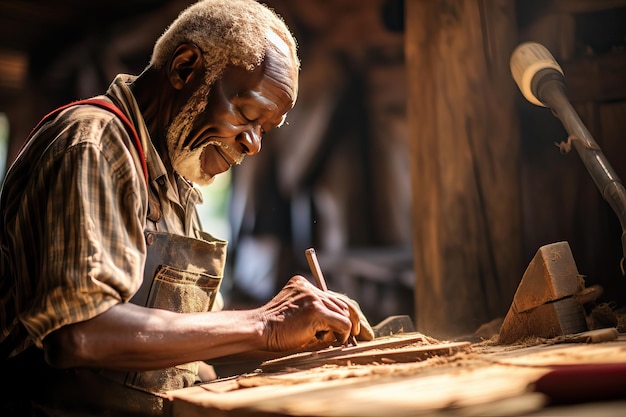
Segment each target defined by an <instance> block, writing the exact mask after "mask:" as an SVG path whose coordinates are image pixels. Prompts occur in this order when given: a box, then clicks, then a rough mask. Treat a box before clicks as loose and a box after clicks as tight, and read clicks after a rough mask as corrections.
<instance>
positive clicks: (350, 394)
mask: <svg viewBox="0 0 626 417" xmlns="http://www.w3.org/2000/svg"><path fill="white" fill-rule="evenodd" d="M405 337H408V336H405ZM439 344H443V345H449V346H456V348H455V349H450V350H449V351H445V349H438V350H437V349H436V353H433V354H432V355H429V356H427V357H421V358H419V359H416V360H414V361H402V362H398V361H396V360H394V359H393V355H390V356H389V357H388V358H387V359H385V356H384V355H378V356H377V357H376V358H375V360H374V361H373V362H372V363H368V364H354V363H351V362H350V361H349V360H347V361H345V362H343V363H342V362H340V361H330V362H331V363H321V364H318V366H310V365H309V366H296V367H293V366H289V364H287V366H285V367H283V369H279V368H280V366H279V367H276V366H275V367H269V368H268V367H265V369H264V368H262V367H261V368H259V369H257V370H255V371H254V372H250V373H246V374H242V375H238V376H236V377H232V378H228V379H222V380H219V379H218V380H216V381H214V382H211V383H206V384H202V385H197V386H193V387H189V388H185V389H182V390H176V391H171V392H169V393H168V398H169V401H166V405H165V410H166V416H170V417H196V416H198V417H199V416H309V417H313V416H336V417H348V416H350V417H369V416H372V417H374V416H376V417H382V416H394V417H404V416H424V415H428V416H447V417H449V416H521V415H524V416H571V417H576V416H594V417H597V416H600V417H602V416H604V417H613V416H615V417H617V416H623V415H626V334H622V333H620V334H618V336H617V338H616V339H615V340H612V341H608V342H602V343H572V340H567V339H564V338H555V339H529V340H523V341H520V342H518V343H516V344H510V345H498V344H497V343H495V342H494V341H491V340H488V341H482V342H475V343H469V342H466V343H451V342H441V343H435V344H433V345H432V346H433V347H435V348H437V345H439ZM391 350H393V349H391ZM322 362H323V361H322ZM294 363H296V364H298V362H297V361H296V362H294ZM300 363H302V362H301V361H300ZM279 364H280V363H279ZM273 368H276V369H273ZM268 369H269V370H268Z"/></svg>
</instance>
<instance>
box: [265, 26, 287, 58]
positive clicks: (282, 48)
mask: <svg viewBox="0 0 626 417" xmlns="http://www.w3.org/2000/svg"><path fill="white" fill-rule="evenodd" d="M265 36H266V37H267V40H268V41H269V42H270V43H271V44H272V45H274V46H275V47H276V49H277V50H278V51H279V52H280V53H281V54H283V55H285V56H286V57H290V56H291V48H289V45H287V42H285V41H284V40H283V39H282V38H281V37H280V36H278V34H277V33H276V32H274V31H273V30H268V32H267V34H266V35H265Z"/></svg>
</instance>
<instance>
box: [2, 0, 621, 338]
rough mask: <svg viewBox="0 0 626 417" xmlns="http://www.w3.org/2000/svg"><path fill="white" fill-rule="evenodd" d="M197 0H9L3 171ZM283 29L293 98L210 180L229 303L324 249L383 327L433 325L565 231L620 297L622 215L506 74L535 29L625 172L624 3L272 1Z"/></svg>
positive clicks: (454, 319)
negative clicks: (223, 242) (252, 146)
mask: <svg viewBox="0 0 626 417" xmlns="http://www.w3.org/2000/svg"><path fill="white" fill-rule="evenodd" d="M191 3H192V2H191V1H188V0H187V1H183V0H170V1H164V0H124V1H118V0H106V1H105V0H91V1H89V2H85V1H82V0H55V1H50V0H46V1H43V0H30V1H19V0H0V178H1V177H2V176H3V174H4V172H5V170H6V167H8V165H9V164H10V162H11V161H12V159H13V158H14V157H15V153H16V151H17V149H18V148H19V146H20V145H21V143H22V142H23V140H24V139H25V138H26V136H27V135H28V133H29V131H30V129H32V127H33V126H34V125H35V124H36V123H37V121H38V120H39V119H40V118H41V117H42V116H43V115H44V114H46V113H47V112H49V111H50V110H52V109H53V108H55V107H56V106H59V105H62V104H64V103H66V102H69V101H72V100H76V99H81V98H86V97H90V96H93V95H97V94H101V93H103V92H104V91H105V90H106V88H107V87H108V85H109V83H110V82H111V80H112V79H113V77H114V76H115V75H116V74H117V73H131V74H138V73H139V72H141V71H142V70H143V68H144V67H145V65H146V64H147V62H148V60H149V57H150V54H151V50H152V46H153V44H154V41H155V40H156V39H157V38H158V36H159V35H160V34H161V33H162V32H163V30H164V28H165V27H166V26H167V24H169V23H170V22H171V21H172V20H173V19H174V18H175V17H176V15H177V14H178V13H179V12H180V10H182V9H183V8H184V7H186V6H187V5H189V4H191ZM265 3H266V4H268V5H269V6H270V7H272V8H273V9H275V10H276V11H277V12H278V13H279V14H280V15H281V16H283V18H284V19H285V21H286V22H287V24H288V25H289V27H290V28H291V29H292V31H293V33H294V34H295V36H296V38H297V39H298V44H299V54H300V57H301V61H302V69H301V75H300V76H301V78H300V95H299V98H298V103H297V105H296V107H295V108H294V109H293V110H292V111H291V112H290V113H289V115H288V118H287V124H286V125H285V126H284V127H282V128H280V129H277V130H275V131H273V132H271V133H270V134H268V135H266V137H265V138H264V140H263V151H262V152H261V153H260V154H259V155H257V156H255V157H254V158H249V159H246V162H245V163H244V164H243V165H241V166H237V167H235V168H233V169H232V170H231V171H230V172H229V173H227V174H223V175H220V176H219V177H218V179H217V181H216V182H215V183H214V184H213V185H211V186H210V187H207V188H205V189H203V193H204V194H205V204H204V205H202V206H201V207H199V211H200V214H201V217H202V219H203V225H204V228H205V229H206V230H207V231H209V232H210V233H212V234H214V235H215V236H217V237H220V238H224V239H227V240H229V241H230V246H229V265H228V272H227V275H228V277H227V280H226V281H225V283H224V287H223V290H224V294H225V296H226V301H227V307H232V308H244V307H249V306H256V305H260V304H261V303H263V302H265V301H267V300H268V299H269V298H270V297H271V296H272V295H273V294H275V292H276V291H277V289H279V288H280V287H281V286H282V285H283V284H284V283H285V282H286V281H287V280H288V279H289V277H291V276H292V275H293V274H296V273H300V274H303V275H305V276H307V277H309V278H310V277H311V275H310V272H309V270H308V267H307V264H306V260H305V257H304V250H305V249H306V248H308V247H315V249H316V251H317V253H318V256H319V259H320V264H321V267H322V270H323V271H324V274H325V276H326V279H327V281H328V284H329V287H330V288H331V289H334V290H336V291H340V292H345V293H347V294H349V295H350V296H352V297H353V298H355V299H357V300H358V301H359V303H360V304H361V307H362V308H363V310H364V312H365V314H366V315H367V316H368V318H369V319H370V321H371V322H372V323H374V324H375V323H376V322H378V321H380V320H382V319H384V318H385V317H388V316H390V315H396V314H407V315H410V316H411V317H412V318H413V319H414V320H415V322H416V323H417V325H418V329H419V330H421V331H424V332H427V333H430V334H433V335H435V336H444V335H445V336H448V335H458V334H465V333H471V332H473V331H474V330H475V329H476V328H477V327H478V326H480V325H481V324H483V323H486V322H488V321H490V320H492V319H495V318H498V317H502V316H504V314H506V311H507V310H508V308H509V306H510V303H511V301H512V297H513V294H514V292H515V289H516V287H517V285H518V283H519V281H520V279H521V277H522V275H523V273H524V270H525V267H526V266H527V265H528V262H529V261H530V260H531V259H532V257H533V256H534V254H535V253H536V251H537V250H538V249H539V247H541V246H542V245H546V244H550V243H554V242H559V241H567V242H569V244H570V246H571V249H572V253H573V255H574V259H575V260H576V263H577V266H578V269H579V272H580V273H581V274H582V275H584V276H585V279H586V281H587V283H588V285H592V284H599V285H601V286H602V287H603V288H604V292H603V295H602V298H601V299H600V300H598V302H604V303H608V304H610V306H611V308H614V309H618V308H620V307H622V306H623V305H624V303H625V301H626V286H625V284H624V282H625V280H626V278H624V277H623V276H622V273H621V271H620V267H619V262H620V259H621V257H622V246H621V243H620V236H621V233H622V231H621V228H620V224H619V222H618V220H617V217H616V216H615V215H614V213H613V212H612V211H611V209H610V207H609V206H608V205H607V204H606V203H605V202H604V200H602V197H601V195H600V193H599V192H598V190H597V189H596V188H595V185H594V184H593V182H592V181H591V178H590V177H589V175H588V173H587V172H586V170H585V168H584V166H583V165H582V163H581V161H580V159H579V158H578V156H577V155H576V153H575V152H571V153H569V154H561V153H560V152H559V148H557V147H556V146H554V143H558V142H561V141H565V140H566V139H567V134H566V132H565V131H564V129H563V128H562V126H561V124H560V122H559V121H558V120H557V119H556V118H555V117H554V116H553V115H552V113H551V111H550V110H549V109H545V108H540V107H537V106H534V105H532V104H529V103H528V102H526V101H525V100H524V99H523V97H522V96H521V94H520V93H519V91H518V90H517V88H516V87H515V85H514V82H513V80H512V78H511V76H510V72H509V68H508V60H509V57H510V54H511V52H512V50H513V48H514V47H515V46H516V45H517V44H518V43H519V42H523V41H526V40H532V41H536V42H540V43H543V44H544V45H545V46H546V47H547V48H548V49H549V50H550V51H551V52H552V54H553V55H554V56H555V58H556V59H557V60H558V61H559V62H560V64H561V65H562V66H563V69H564V71H565V75H566V81H567V83H568V92H569V95H570V98H571V100H572V102H573V104H574V105H575V108H576V110H577V111H578V112H579V114H580V115H581V118H582V119H583V121H584V122H585V124H586V126H587V127H588V128H589V130H590V131H591V132H592V134H593V135H594V137H595V139H596V141H597V142H598V143H599V145H600V146H601V147H602V149H603V151H604V153H605V154H606V156H607V158H608V160H609V161H610V162H611V163H612V165H613V168H614V169H615V170H616V172H617V174H618V175H619V176H620V177H621V178H624V177H625V176H626V144H625V142H624V139H625V138H626V122H625V120H626V81H625V79H626V77H625V76H624V75H625V74H626V51H625V45H626V25H625V24H624V22H626V1H624V0H621V1H620V0H586V1H585V0H570V1H566V0H541V1H540V0H518V1H515V0H447V1H444V0H406V1H402V0H298V1H290V0H272V1H270V0H268V1H266V2H265Z"/></svg>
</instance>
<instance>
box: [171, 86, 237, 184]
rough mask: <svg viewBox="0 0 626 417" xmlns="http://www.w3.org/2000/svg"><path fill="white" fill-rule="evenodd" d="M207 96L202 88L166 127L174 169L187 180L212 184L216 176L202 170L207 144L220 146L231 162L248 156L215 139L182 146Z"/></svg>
mask: <svg viewBox="0 0 626 417" xmlns="http://www.w3.org/2000/svg"><path fill="white" fill-rule="evenodd" d="M205 97H206V93H205V92H204V91H203V90H202V89H200V90H198V91H196V92H195V93H194V94H193V95H192V96H191V97H190V98H189V101H188V102H187V103H186V104H185V107H184V108H183V109H182V111H181V112H180V113H179V114H178V115H177V116H176V118H175V119H174V121H173V122H172V124H171V125H170V127H169V128H168V129H167V136H166V140H167V149H168V152H169V156H170V160H171V161H172V167H173V168H174V171H176V172H177V173H178V174H179V175H181V176H182V177H183V178H185V179H186V180H187V181H190V182H192V183H194V184H198V185H199V186H204V185H209V184H211V183H212V182H213V180H214V176H213V175H211V174H208V173H207V172H205V171H204V170H203V169H202V161H201V158H202V152H204V150H205V149H206V147H207V146H211V145H213V146H217V147H219V149H220V151H221V153H222V154H223V155H225V156H227V157H228V158H229V160H232V163H233V164H235V165H239V164H241V162H242V161H243V158H244V157H245V154H243V153H241V152H239V151H237V150H236V149H233V148H232V147H230V146H228V145H227V144H225V143H223V142H220V141H216V140H211V141H208V142H207V143H205V144H204V145H202V146H201V147H196V148H194V149H190V148H189V147H182V144H183V142H184V139H185V138H187V136H188V135H189V132H190V131H191V128H192V127H193V121H194V120H195V119H196V117H197V116H198V114H200V113H201V112H202V111H203V110H204V108H205V105H206V100H205Z"/></svg>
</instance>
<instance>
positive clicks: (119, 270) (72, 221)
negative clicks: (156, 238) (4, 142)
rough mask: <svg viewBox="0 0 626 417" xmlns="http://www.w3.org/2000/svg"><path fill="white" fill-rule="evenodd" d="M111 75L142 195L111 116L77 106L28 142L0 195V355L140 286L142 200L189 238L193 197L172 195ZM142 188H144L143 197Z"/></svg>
mask: <svg viewBox="0 0 626 417" xmlns="http://www.w3.org/2000/svg"><path fill="white" fill-rule="evenodd" d="M132 80H133V77H131V76H127V75H120V76H118V77H117V78H116V79H115V81H114V82H113V83H112V85H111V87H110V88H109V91H108V92H107V95H108V97H109V98H110V99H112V101H113V102H114V103H115V104H116V105H117V106H118V107H119V108H120V109H122V111H124V113H125V114H126V115H127V116H128V118H129V119H130V120H131V121H132V122H133V124H134V125H135V128H136V130H137V132H138V134H139V137H140V140H141V142H142V143H143V147H144V153H145V156H146V160H147V164H148V172H149V176H150V184H149V185H150V186H149V187H146V180H145V177H144V175H143V172H142V168H141V164H140V162H139V160H138V154H137V151H136V148H135V145H134V144H133V139H132V138H131V137H130V136H129V134H128V132H127V131H126V130H125V128H124V125H123V124H122V122H121V121H120V120H119V119H118V118H117V117H116V116H115V115H114V114H113V113H111V112H109V111H107V110H104V109H101V108H98V107H95V106H91V105H78V106H73V107H70V108H69V109H66V110H63V111H62V112H61V113H59V114H57V115H56V117H53V118H52V119H51V120H49V121H48V122H46V123H45V124H44V125H42V126H41V128H39V129H38V130H37V131H36V132H34V133H33V135H32V138H31V140H30V141H29V142H28V144H27V146H26V147H25V148H24V149H23V150H22V152H21V153H20V155H19V156H18V158H17V160H16V161H15V163H14V164H13V165H12V167H11V168H10V169H9V171H8V172H7V175H6V178H5V181H4V184H3V187H2V191H1V194H0V213H2V226H1V230H2V231H1V232H0V250H1V252H0V346H2V349H4V350H7V346H10V347H9V348H8V350H7V351H5V352H1V351H0V359H1V358H2V357H3V356H2V355H5V356H6V355H9V356H13V355H15V354H17V353H19V352H21V351H22V350H24V349H26V348H27V347H28V346H30V345H32V344H35V345H36V346H38V347H42V340H43V338H44V337H45V336H46V335H48V334H49V333H51V332H53V331H54V330H56V329H58V328H60V327H61V326H64V325H68V324H71V323H76V322H81V321H84V320H88V319H90V318H93V317H95V316H96V315H98V314H100V313H103V312H104V311H106V310H107V309H109V308H111V307H112V306H113V305H115V304H117V303H121V302H125V301H128V300H129V299H130V298H131V297H132V296H133V294H134V293H135V292H136V291H137V289H138V288H139V286H140V285H141V282H142V279H143V268H144V262H145V253H146V248H145V240H144V229H145V225H146V214H147V210H148V197H147V196H148V192H150V193H152V194H151V195H152V197H151V198H156V199H158V201H159V202H160V206H161V207H160V208H161V212H162V215H163V218H162V221H161V222H159V227H160V228H161V229H165V230H164V231H168V232H171V233H178V234H183V235H187V236H193V235H194V233H195V231H196V230H198V229H199V225H198V223H197V220H196V216H195V205H196V204H197V203H199V202H201V196H200V193H199V192H198V191H197V189H195V188H194V187H193V186H191V185H190V184H189V183H187V182H186V181H185V180H184V179H182V178H178V183H177V187H176V189H177V190H178V192H176V191H175V190H176V189H175V188H173V187H171V186H170V182H169V181H167V175H166V171H165V167H164V165H163V163H162V161H161V159H160V157H159V156H158V154H157V152H156V150H155V149H154V147H153V145H152V142H151V140H150V137H149V135H148V131H147V128H146V126H145V123H144V121H143V118H142V116H141V114H140V112H139V108H138V106H137V103H136V102H135V100H134V98H133V96H132V93H131V92H130V90H129V89H128V87H127V83H128V82H130V81H132ZM147 188H148V189H147Z"/></svg>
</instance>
